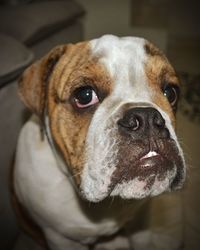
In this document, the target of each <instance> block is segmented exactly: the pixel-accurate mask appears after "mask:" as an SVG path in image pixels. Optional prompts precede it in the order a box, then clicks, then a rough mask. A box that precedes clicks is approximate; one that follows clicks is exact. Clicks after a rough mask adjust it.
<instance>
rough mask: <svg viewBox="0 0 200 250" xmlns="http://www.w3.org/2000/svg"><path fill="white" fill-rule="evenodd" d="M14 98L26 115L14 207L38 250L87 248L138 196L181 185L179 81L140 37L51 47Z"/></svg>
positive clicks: (127, 213)
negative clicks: (41, 249)
mask: <svg viewBox="0 0 200 250" xmlns="http://www.w3.org/2000/svg"><path fill="white" fill-rule="evenodd" d="M19 93H20V96H21V99H22V100H23V102H24V103H25V105H26V106H27V107H28V108H29V109H30V110H31V111H32V112H33V113H34V114H33V116H32V117H31V118H30V119H29V120H28V122H27V123H26V124H25V125H24V127H23V128H22V130H21V133H20V136H19V141H18V145H17V150H16V158H15V164H14V169H13V174H12V183H13V188H12V195H13V204H14V207H15V210H16V213H17V217H18V218H20V222H21V224H22V225H23V227H24V228H25V230H26V231H28V232H29V233H30V234H31V235H32V236H33V238H34V239H36V240H37V241H38V242H39V243H40V244H41V245H42V246H43V247H44V248H46V249H51V250H64V249H65V250H66V249H75V246H77V244H78V247H77V249H82V248H83V249H86V247H87V245H90V244H92V243H94V242H95V241H96V240H98V239H99V238H100V237H101V236H108V235H112V234H114V233H116V232H117V231H119V230H120V229H121V228H123V227H124V226H125V224H126V223H127V222H128V221H130V220H132V219H133V218H134V214H135V209H136V208H137V206H138V204H139V203H140V200H141V201H142V200H145V199H144V198H147V197H152V196H156V195H159V194H161V193H163V192H165V191H171V190H178V189H180V188H181V187H182V186H183V183H184V180H185V175H186V167H185V161H184V156H183V152H182V149H181V147H180V145H179V142H178V140H177V137H176V134H175V126H176V122H175V114H176V109H177V104H178V99H179V94H180V84H179V80H178V78H177V76H176V73H175V71H174V69H173V67H172V66H171V65H170V63H169V61H168V60H167V58H166V57H165V55H164V54H163V53H162V52H161V51H160V50H159V49H158V48H157V47H155V46H154V45H153V44H151V43H150V42H148V41H146V40H145V39H142V38H136V37H122V38H119V37H116V36H112V35H105V36H102V37H101V38H99V39H94V40H91V41H89V42H81V43H77V44H68V45H61V46H58V47H56V48H54V49H53V50H52V51H50V53H49V54H47V56H45V57H44V58H42V59H41V60H39V61H37V62H36V63H34V64H33V65H31V66H30V67H29V68H28V69H27V70H26V71H25V72H24V74H23V75H22V77H21V79H20V82H19ZM73 247H74V248H73Z"/></svg>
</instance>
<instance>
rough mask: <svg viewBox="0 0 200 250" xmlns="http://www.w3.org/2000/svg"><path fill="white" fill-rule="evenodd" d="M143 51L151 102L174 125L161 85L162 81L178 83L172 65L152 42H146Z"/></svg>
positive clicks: (170, 109) (173, 117)
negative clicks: (146, 57) (145, 59)
mask: <svg viewBox="0 0 200 250" xmlns="http://www.w3.org/2000/svg"><path fill="white" fill-rule="evenodd" d="M145 51H146V53H147V56H148V60H147V62H146V64H145V72H146V76H147V79H148V83H149V85H150V87H151V89H153V90H154V91H153V102H154V103H155V104H157V105H158V106H159V107H160V108H161V109H163V110H164V111H165V112H166V113H168V115H169V117H170V119H171V121H172V124H173V126H174V127H175V116H174V112H173V110H172V107H171V106H170V104H169V102H168V100H167V99H166V98H165V97H164V95H163V92H162V87H163V85H164V83H172V84H174V85H179V81H178V78H177V76H176V73H175V71H174V69H173V67H172V66H171V65H170V63H169V61H168V60H167V58H166V57H165V56H164V54H163V53H162V52H161V51H160V50H159V49H158V48H156V47H155V46H154V45H153V44H151V43H149V42H147V43H146V44H145Z"/></svg>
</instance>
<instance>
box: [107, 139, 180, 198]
mask: <svg viewBox="0 0 200 250" xmlns="http://www.w3.org/2000/svg"><path fill="white" fill-rule="evenodd" d="M147 145H148V146H147ZM183 164H184V163H183V160H182V157H181V156H180V152H179V150H178V148H177V146H176V143H175V141H174V140H172V139H167V140H155V141H154V143H153V144H151V142H149V141H148V142H145V143H137V144H135V143H133V145H130V144H129V145H128V146H127V144H125V143H124V144H123V143H122V145H121V146H120V155H119V159H118V164H117V166H116V169H115V171H114V172H113V174H112V177H111V184H110V187H109V189H110V195H111V196H115V195H119V196H122V197H125V198H141V197H142V198H143V197H146V196H147V195H157V194H159V193H161V192H163V191H166V190H170V189H178V188H179V187H180V186H182V182H183V179H184V173H183V169H184V166H183ZM129 196H130V197H129Z"/></svg>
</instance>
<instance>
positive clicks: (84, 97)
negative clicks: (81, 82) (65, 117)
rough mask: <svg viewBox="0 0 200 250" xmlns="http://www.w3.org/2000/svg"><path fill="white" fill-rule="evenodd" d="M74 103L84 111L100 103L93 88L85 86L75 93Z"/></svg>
mask: <svg viewBox="0 0 200 250" xmlns="http://www.w3.org/2000/svg"><path fill="white" fill-rule="evenodd" d="M74 102H75V105H76V107H77V108H80V109H83V108H87V107H90V106H92V105H94V104H96V103H98V102H99V98H98V96H97V94H96V92H95V90H94V89H93V88H92V87H91V86H84V87H80V88H78V89H77V90H76V91H75V93H74Z"/></svg>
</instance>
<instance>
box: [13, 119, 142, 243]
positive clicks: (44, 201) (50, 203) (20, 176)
mask: <svg viewBox="0 0 200 250" xmlns="http://www.w3.org/2000/svg"><path fill="white" fill-rule="evenodd" d="M14 186H15V190H16V194H17V196H18V198H19V200H20V201H21V203H22V204H24V205H25V207H26V208H27V209H28V211H29V212H30V214H31V216H32V217H33V219H34V220H36V222H37V223H38V224H39V226H40V227H42V228H43V230H44V231H45V229H46V228H48V227H50V228H52V230H55V231H56V232H59V233H60V234H61V235H64V236H66V237H69V238H72V239H76V240H79V241H82V242H88V241H92V240H95V239H96V238H97V237H98V236H100V235H108V234H112V233H114V232H115V231H117V230H118V229H119V228H120V226H122V225H123V224H124V223H125V222H126V221H127V220H128V219H130V217H132V216H133V214H134V213H133V205H134V204H132V203H128V204H126V205H125V204H124V203H121V202H119V201H109V200H106V201H104V202H102V203H98V204H89V203H87V202H83V201H82V200H81V199H80V198H79V196H78V195H77V193H76V191H75V190H74V188H73V186H72V184H71V182H70V181H69V179H67V178H66V176H65V175H64V174H63V173H62V171H61V170H60V169H59V168H58V166H57V162H56V160H55V158H54V156H53V154H52V150H51V148H50V146H49V144H48V142H47V140H44V141H41V140H40V130H39V126H38V124H37V123H36V122H34V121H33V120H30V121H29V122H28V123H27V124H26V125H25V127H24V128H23V129H22V132H21V135H20V139H19V144H18V148H17V156H16V166H15V173H14ZM136 207H137V206H136Z"/></svg>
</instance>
